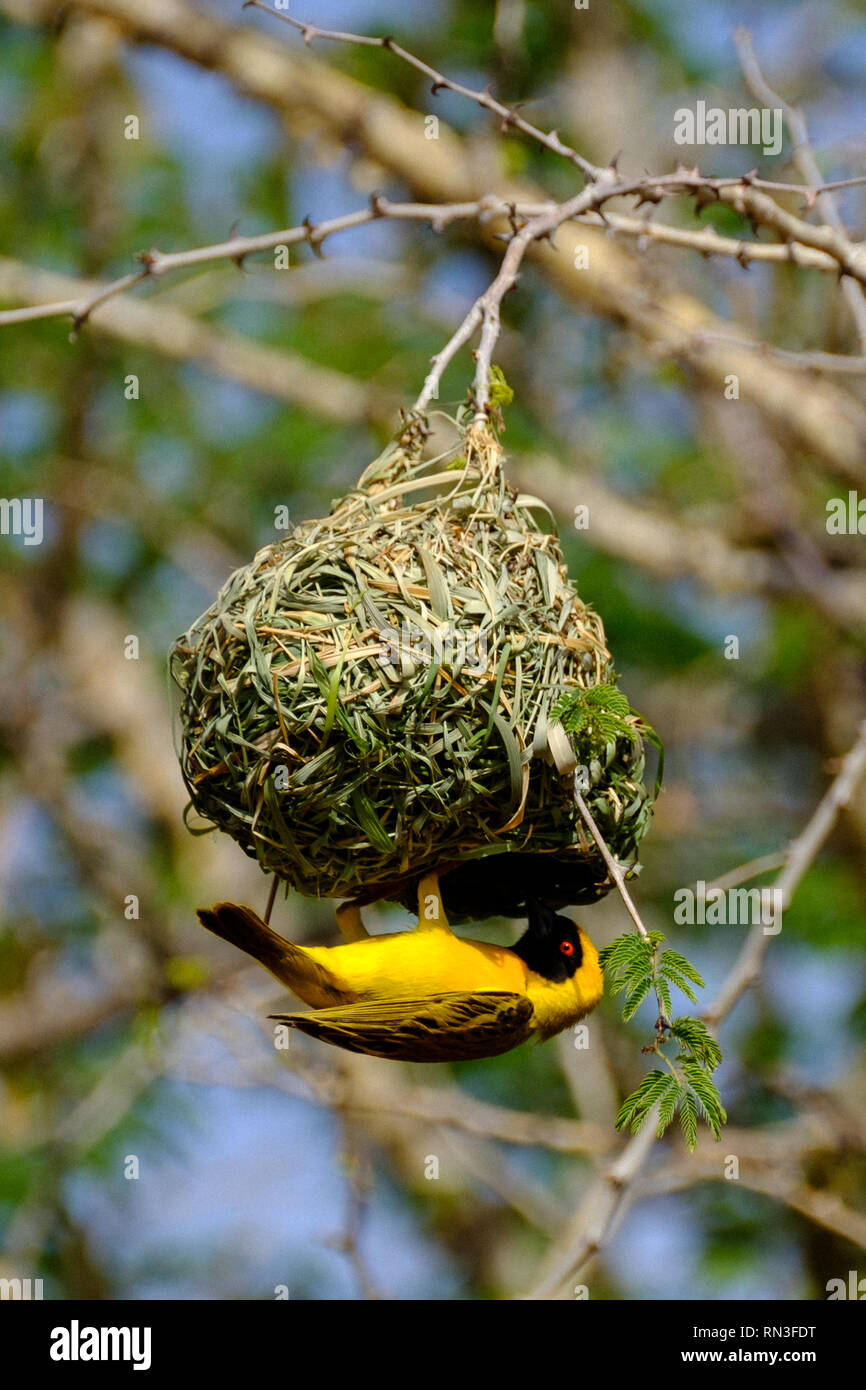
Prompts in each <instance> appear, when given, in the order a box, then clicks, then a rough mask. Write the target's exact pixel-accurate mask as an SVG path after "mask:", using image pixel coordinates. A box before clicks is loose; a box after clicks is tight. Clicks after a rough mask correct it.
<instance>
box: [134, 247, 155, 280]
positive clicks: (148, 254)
mask: <svg viewBox="0 0 866 1390" xmlns="http://www.w3.org/2000/svg"><path fill="white" fill-rule="evenodd" d="M135 259H136V260H137V261H140V262H141V264H142V265H143V266H144V268H145V270H146V271H147V273H148V275H149V274H150V272H151V271H152V270H153V267H154V266H155V265H156V262H157V260H158V259H159V252H158V251H157V249H156V247H155V246H152V247H151V248H150V250H149V251H139V253H138V255H137V256H136V258H135Z"/></svg>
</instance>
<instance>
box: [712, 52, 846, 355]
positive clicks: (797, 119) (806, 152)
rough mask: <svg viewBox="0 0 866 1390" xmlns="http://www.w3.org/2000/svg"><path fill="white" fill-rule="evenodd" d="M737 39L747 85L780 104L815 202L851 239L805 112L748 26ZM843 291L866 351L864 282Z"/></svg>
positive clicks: (767, 101) (765, 101) (764, 99)
mask: <svg viewBox="0 0 866 1390" xmlns="http://www.w3.org/2000/svg"><path fill="white" fill-rule="evenodd" d="M734 42H735V44H736V45H737V52H738V54H739V57H740V63H741V65H742V68H743V74H744V76H745V79H746V85H747V86H748V88H749V90H750V92H751V93H752V95H753V96H754V97H755V98H756V99H757V100H758V101H760V102H762V103H763V104H764V105H766V106H773V107H776V106H777V107H779V108H780V109H781V110H782V111H783V112H784V114H785V120H786V121H787V123H788V128H789V130H790V132H791V135H792V136H793V139H794V163H795V164H796V166H797V168H798V169H799V171H800V173H801V174H802V175H803V178H804V179H806V180H807V182H808V183H810V184H811V185H812V187H813V188H814V189H815V190H816V192H815V195H814V197H815V202H816V205H817V207H818V210H819V212H820V213H821V216H822V218H823V220H824V222H825V223H826V224H827V226H828V227H831V228H832V229H833V231H835V232H836V233H837V234H839V235H840V236H842V237H844V238H846V239H847V236H848V233H847V230H846V228H845V224H844V222H843V221H842V218H841V216H840V215H839V210H838V208H837V207H836V200H835V198H833V197H832V196H831V192H832V190H831V188H830V187H829V186H824V187H822V186H821V171H820V169H819V168H818V164H817V162H816V160H815V155H814V152H813V150H812V142H811V141H810V139H809V130H808V127H807V125H806V119H805V117H804V115H803V113H802V111H798V110H797V108H796V107H793V106H790V105H789V104H788V103H787V102H786V101H784V100H783V99H782V97H780V96H779V94H778V92H776V91H775V90H774V89H773V88H772V87H771V86H770V84H769V83H768V82H767V80H766V78H765V77H764V74H763V72H762V71H761V66H760V64H759V62H758V59H757V56H756V54H755V49H754V46H753V43H752V35H751V34H750V33H749V31H748V29H738V30H737V31H736V32H735V34H734ZM842 293H843V294H844V296H845V299H846V300H847V303H848V306H849V308H850V310H851V314H852V316H853V318H854V323H855V325H856V327H857V333H858V336H859V338H860V348H861V351H863V352H866V300H864V298H863V290H862V288H861V286H860V285H858V284H853V283H852V281H851V280H850V279H843V281H842Z"/></svg>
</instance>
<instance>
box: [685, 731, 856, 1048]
mask: <svg viewBox="0 0 866 1390" xmlns="http://www.w3.org/2000/svg"><path fill="white" fill-rule="evenodd" d="M864 772H866V723H864V724H862V725H861V727H860V732H859V734H858V737H857V740H856V742H855V743H854V745H853V746H852V748H851V749H850V751H849V752H848V753H847V754H846V755H845V758H844V759H843V762H842V766H841V767H840V769H839V771H838V773H837V774H836V777H835V779H834V781H833V782H832V783H831V785H830V787H829V789H828V790H827V792H826V794H825V795H824V797H823V798H822V800H821V801H820V803H819V805H818V807H817V809H816V810H815V813H814V815H813V816H812V817H811V818H810V820H809V822H808V824H807V825H806V827H805V829H803V830H802V831H801V833H800V834H799V835H798V836H797V838H796V840H794V841H793V842H792V844H791V845H790V846H789V848H788V851H787V854H786V856H785V866H784V868H783V869H782V871H781V873H780V874H779V876H778V878H777V879H776V881H775V883H774V885H773V889H774V894H775V901H776V902H777V903H778V904H779V907H780V910H781V911H783V912H784V911H785V909H786V908H787V907H788V906H789V905H790V903H791V900H792V898H793V896H794V893H795V891H796V889H797V887H798V885H799V883H800V881H801V879H802V878H803V876H804V874H805V873H806V871H807V870H808V869H809V868H810V866H811V864H812V862H813V860H814V859H815V857H816V855H817V854H818V851H819V850H820V849H821V846H822V845H823V843H824V841H825V840H826V839H827V836H828V835H829V834H830V831H831V830H832V829H833V826H834V824H835V822H836V817H837V815H838V814H839V811H840V810H841V809H842V807H843V806H847V804H848V802H849V801H850V799H851V796H852V795H853V792H854V789H855V787H856V786H857V783H858V781H859V779H860V778H861V777H862V776H863V774H864ZM771 940H772V934H771V933H768V932H766V931H765V930H764V924H763V923H760V922H758V923H756V924H755V925H754V926H753V927H752V929H751V931H750V932H749V935H748V936H747V938H746V940H745V942H744V943H743V948H742V950H741V951H740V954H739V956H738V957H737V959H736V961H735V962H734V966H733V969H732V970H731V972H730V974H729V975H728V977H727V979H726V980H725V982H724V984H723V985H722V988H721V989H720V990H719V993H718V995H717V996H716V998H715V1000H714V1001H713V1003H712V1004H710V1005H709V1007H708V1008H707V1009H706V1010H705V1011H704V1019H705V1021H706V1022H707V1023H708V1024H710V1025H713V1026H717V1025H718V1024H719V1023H720V1022H721V1021H722V1019H724V1018H726V1017H727V1015H728V1014H729V1013H730V1012H731V1010H732V1009H733V1007H734V1005H735V1004H736V1003H737V1002H738V1000H739V999H740V998H741V996H742V995H743V994H745V992H746V990H747V989H748V988H749V987H750V986H751V985H753V984H754V983H755V981H756V980H757V979H758V977H759V975H760V972H761V966H762V964H763V961H764V957H765V955H766V954H767V950H768V948H769V945H770V941H771Z"/></svg>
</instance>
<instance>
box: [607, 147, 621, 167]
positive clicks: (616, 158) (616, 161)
mask: <svg viewBox="0 0 866 1390" xmlns="http://www.w3.org/2000/svg"><path fill="white" fill-rule="evenodd" d="M621 159H622V150H617V152H616V154H615V155H614V157H613V159H611V160H609V161H608V166H607V167H608V169H612V170H613V172H614V173H616V172H617V170H618V168H619V161H620V160H621Z"/></svg>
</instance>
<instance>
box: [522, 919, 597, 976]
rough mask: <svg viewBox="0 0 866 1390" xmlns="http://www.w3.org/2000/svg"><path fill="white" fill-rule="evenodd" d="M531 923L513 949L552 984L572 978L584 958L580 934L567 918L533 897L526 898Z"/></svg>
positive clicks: (532, 968) (531, 968)
mask: <svg viewBox="0 0 866 1390" xmlns="http://www.w3.org/2000/svg"><path fill="white" fill-rule="evenodd" d="M526 905H527V908H528V909H529V912H528V917H529V926H528V928H527V929H526V931H525V932H524V934H523V936H522V937H521V938H520V940H519V941H518V943H517V945H516V946H512V948H511V949H512V950H513V951H514V954H515V955H516V956H520V959H521V960H522V961H525V962H526V964H527V965H528V966H529V968H530V970H534V971H535V972H536V974H537V975H541V976H543V977H544V979H545V980H550V981H551V982H552V983H553V984H562V983H563V981H564V980H570V979H571V977H572V975H573V974H574V972H575V971H576V970H577V969H578V967H579V966H580V963H581V961H582V960H583V948H582V946H581V944H580V934H579V932H578V930H577V927H576V926H575V925H574V923H573V922H570V921H569V919H568V918H567V917H560V916H558V915H557V914H556V913H555V912H554V911H553V909H552V908H550V907H545V905H544V903H540V902H536V901H534V900H533V899H529V900H528V901H527V904H526Z"/></svg>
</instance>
